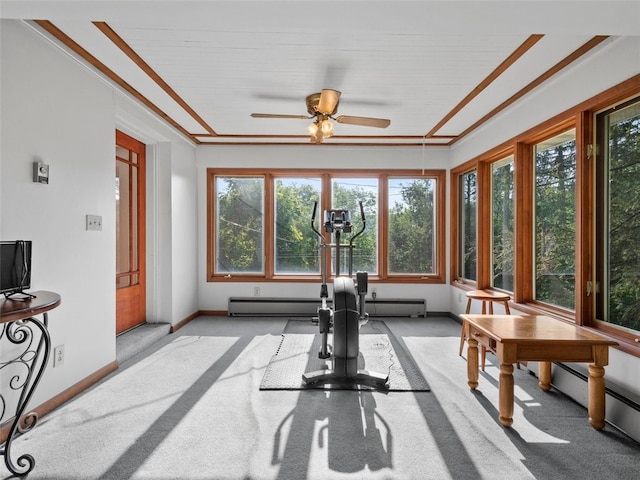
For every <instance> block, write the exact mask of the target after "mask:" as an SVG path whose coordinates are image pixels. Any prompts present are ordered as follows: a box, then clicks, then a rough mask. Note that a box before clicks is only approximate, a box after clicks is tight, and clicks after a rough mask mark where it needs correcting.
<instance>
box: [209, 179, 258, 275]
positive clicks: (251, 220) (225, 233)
mask: <svg viewBox="0 0 640 480" xmlns="http://www.w3.org/2000/svg"><path fill="white" fill-rule="evenodd" d="M264 183H265V182H264V178H263V177H239V176H238V177H232V176H217V177H215V190H214V191H215V193H214V198H215V202H216V208H215V212H216V216H215V232H216V242H215V259H216V272H218V273H226V274H229V273H240V274H246V273H253V274H255V273H263V272H264V261H263V258H264V237H263V232H264Z"/></svg>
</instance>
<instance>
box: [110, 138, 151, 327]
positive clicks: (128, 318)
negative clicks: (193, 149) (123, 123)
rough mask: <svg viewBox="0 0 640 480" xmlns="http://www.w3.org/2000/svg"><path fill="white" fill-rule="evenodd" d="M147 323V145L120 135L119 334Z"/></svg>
mask: <svg viewBox="0 0 640 480" xmlns="http://www.w3.org/2000/svg"><path fill="white" fill-rule="evenodd" d="M145 320H146V282H145V145H144V144H143V143H141V142H139V141H137V140H136V139H134V138H131V137H129V136H128V135H125V134H124V133H122V132H119V131H116V334H119V333H122V332H125V331H127V330H130V329H131V328H133V327H136V326H138V325H140V324H142V323H144V322H145Z"/></svg>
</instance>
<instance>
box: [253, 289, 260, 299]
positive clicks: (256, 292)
mask: <svg viewBox="0 0 640 480" xmlns="http://www.w3.org/2000/svg"><path fill="white" fill-rule="evenodd" d="M253 296H254V297H259V296H260V287H253Z"/></svg>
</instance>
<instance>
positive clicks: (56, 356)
mask: <svg viewBox="0 0 640 480" xmlns="http://www.w3.org/2000/svg"><path fill="white" fill-rule="evenodd" d="M63 363H64V345H58V346H57V347H56V348H54V349H53V366H54V367H59V366H60V365H62V364H63Z"/></svg>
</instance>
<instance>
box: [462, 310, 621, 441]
mask: <svg viewBox="0 0 640 480" xmlns="http://www.w3.org/2000/svg"><path fill="white" fill-rule="evenodd" d="M461 318H462V321H463V329H464V331H465V335H466V338H467V344H468V348H467V375H468V384H469V387H471V388H472V389H474V390H475V389H476V388H477V386H478V344H481V345H483V346H486V347H487V348H490V349H491V350H493V351H494V352H496V355H497V357H498V360H499V362H500V378H499V387H498V389H499V397H498V403H499V410H500V422H501V423H502V424H503V425H504V426H506V427H509V426H511V424H512V423H513V364H514V363H517V362H525V361H538V362H540V367H539V372H538V378H539V385H540V388H541V389H542V390H544V391H547V390H549V389H550V388H551V362H588V363H589V379H588V393H589V395H588V411H589V423H590V424H591V426H592V427H593V428H595V429H597V430H601V429H602V428H604V415H605V382H604V367H605V365H607V364H608V363H609V346H612V345H617V343H616V342H613V341H611V340H608V339H607V338H605V337H603V336H601V335H598V334H597V333H593V332H591V331H589V330H587V329H586V328H582V327H579V326H577V325H573V324H570V323H566V322H563V321H561V320H556V319H554V318H550V317H546V316H541V315H532V316H528V315H526V316H520V315H470V314H463V315H461Z"/></svg>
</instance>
